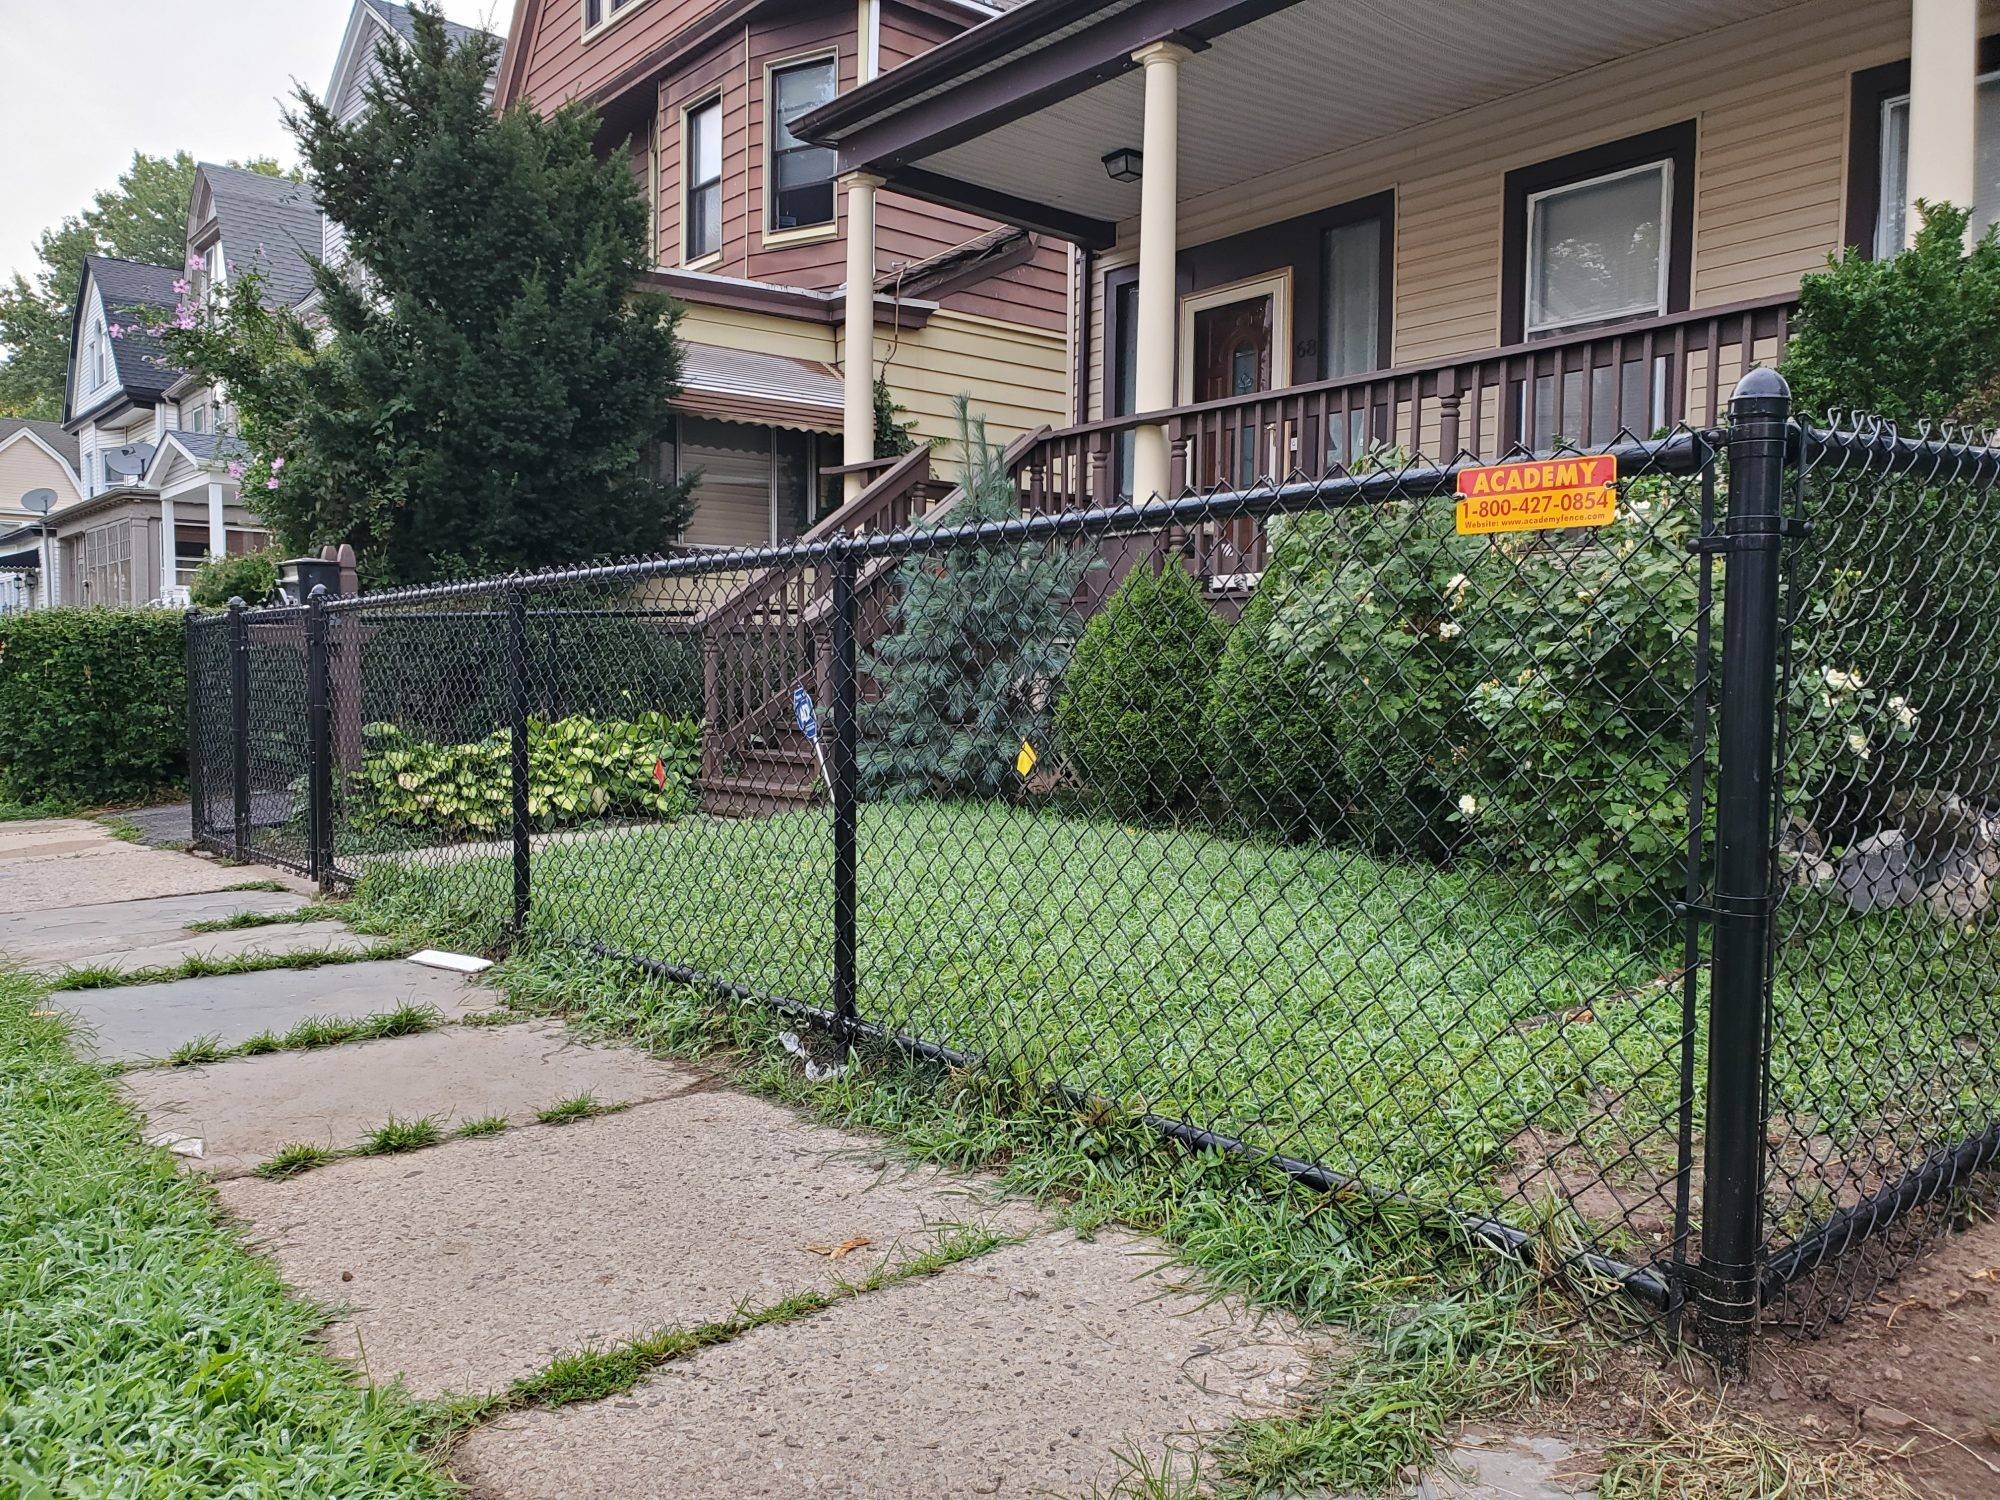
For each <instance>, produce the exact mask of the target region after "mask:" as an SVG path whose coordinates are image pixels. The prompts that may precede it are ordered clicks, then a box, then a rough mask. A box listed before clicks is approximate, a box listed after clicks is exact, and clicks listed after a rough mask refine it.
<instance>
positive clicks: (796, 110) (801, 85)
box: [764, 57, 834, 233]
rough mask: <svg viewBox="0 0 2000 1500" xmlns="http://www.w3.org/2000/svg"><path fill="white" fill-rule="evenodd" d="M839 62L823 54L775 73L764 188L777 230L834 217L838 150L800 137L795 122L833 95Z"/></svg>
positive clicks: (771, 224) (806, 226) (770, 225)
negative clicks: (834, 161) (834, 159)
mask: <svg viewBox="0 0 2000 1500" xmlns="http://www.w3.org/2000/svg"><path fill="white" fill-rule="evenodd" d="M833 66H834V60H833V59H832V58H830V57H822V58H818V59H816V60H814V61H812V62H806V63H794V64H792V65H791V66H790V67H784V68H774V69H773V70H772V72H771V100H770V111H769V115H768V118H769V120H770V131H769V134H770V147H769V152H768V155H769V161H768V163H767V166H766V171H765V184H764V193H765V198H766V200H767V201H768V203H769V205H770V211H769V215H768V220H767V227H768V228H769V229H770V230H772V231H773V232H777V233H782V232H783V231H785V230H790V229H809V228H812V227H814V226H816V225H820V224H831V223H832V222H833V152H832V151H831V150H829V149H828V148H826V147H825V146H814V145H811V144H810V143H808V142H806V141H802V140H800V139H799V138H798V137H797V136H795V135H793V134H792V127H791V122H792V121H793V120H796V119H797V118H798V117H799V116H800V115H802V114H805V113H806V112H807V111H809V110H813V109H817V108H818V107H819V106H820V105H822V104H826V103H828V102H830V101H831V100H832V98H833V93H834V74H833Z"/></svg>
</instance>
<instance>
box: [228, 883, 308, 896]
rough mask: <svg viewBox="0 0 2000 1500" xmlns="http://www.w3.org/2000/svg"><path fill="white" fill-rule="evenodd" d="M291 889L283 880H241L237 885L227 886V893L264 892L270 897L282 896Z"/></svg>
mask: <svg viewBox="0 0 2000 1500" xmlns="http://www.w3.org/2000/svg"><path fill="white" fill-rule="evenodd" d="M290 889H291V887H290V886H288V885H286V884H285V883H284V882H283V881H282V880H240V881H238V882H237V883H236V884H235V885H225V886H224V887H223V890H225V891H263V892H265V893H266V894H268V895H273V896H282V895H284V894H285V892H287V891H289V890H290Z"/></svg>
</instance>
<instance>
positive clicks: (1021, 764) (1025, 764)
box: [1014, 740, 1041, 776]
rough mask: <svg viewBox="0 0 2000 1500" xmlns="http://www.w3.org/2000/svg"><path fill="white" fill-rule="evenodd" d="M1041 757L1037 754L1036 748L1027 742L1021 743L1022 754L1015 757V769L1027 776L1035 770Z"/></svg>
mask: <svg viewBox="0 0 2000 1500" xmlns="http://www.w3.org/2000/svg"><path fill="white" fill-rule="evenodd" d="M1040 759H1041V757H1040V756H1039V755H1037V754H1035V747H1034V746H1033V745H1031V744H1029V743H1028V742H1027V741H1026V740H1022V741H1021V753H1020V754H1019V755H1017V756H1015V757H1014V769H1015V770H1016V771H1019V772H1020V773H1021V774H1022V775H1023V776H1026V775H1027V774H1028V773H1029V772H1030V771H1032V770H1034V769H1035V762H1036V761H1038V760H1040Z"/></svg>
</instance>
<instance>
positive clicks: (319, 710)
mask: <svg viewBox="0 0 2000 1500" xmlns="http://www.w3.org/2000/svg"><path fill="white" fill-rule="evenodd" d="M328 675H329V674H328V670H327V650H326V585H325V584H323V583H319V584H314V585H313V591H312V593H311V594H310V595H308V596H307V598H306V869H307V871H308V873H309V874H310V875H311V877H312V878H313V879H314V880H316V881H318V882H319V888H320V890H321V891H322V892H325V891H329V890H331V889H332V888H333V732H332V719H331V714H330V713H329V701H330V696H331V695H330V693H329V687H330V683H329V681H328Z"/></svg>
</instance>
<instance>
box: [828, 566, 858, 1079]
mask: <svg viewBox="0 0 2000 1500" xmlns="http://www.w3.org/2000/svg"><path fill="white" fill-rule="evenodd" d="M832 562H833V704H832V709H833V768H832V770H833V774H832V775H831V776H830V777H829V778H828V779H829V780H830V781H831V782H832V787H831V795H832V797H833V1024H834V1033H835V1035H836V1036H837V1037H838V1038H839V1041H840V1056H841V1059H842V1061H845V1060H846V1058H847V1054H848V1052H849V1050H850V1049H851V1048H852V1046H853V1044H854V1017H855V1009H856V1006H855V986H856V982H857V978H858V976H857V974H856V972H855V962H856V952H857V945H856V938H855V921H856V903H857V897H858V893H859V886H858V879H857V868H856V867H857V864H858V860H859V855H860V842H861V829H860V821H859V814H858V809H857V804H858V803H859V801H860V791H861V787H860V774H859V773H860V759H861V726H860V724H859V722H858V704H859V700H860V697H861V694H860V692H859V690H858V684H857V681H856V678H855V663H854V617H855V584H856V582H857V580H858V576H859V573H860V562H859V559H857V558H856V557H855V555H854V553H853V552H852V550H850V549H849V548H848V547H846V546H844V545H843V546H839V547H838V548H837V550H836V551H835V553H834V556H833V559H832Z"/></svg>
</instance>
